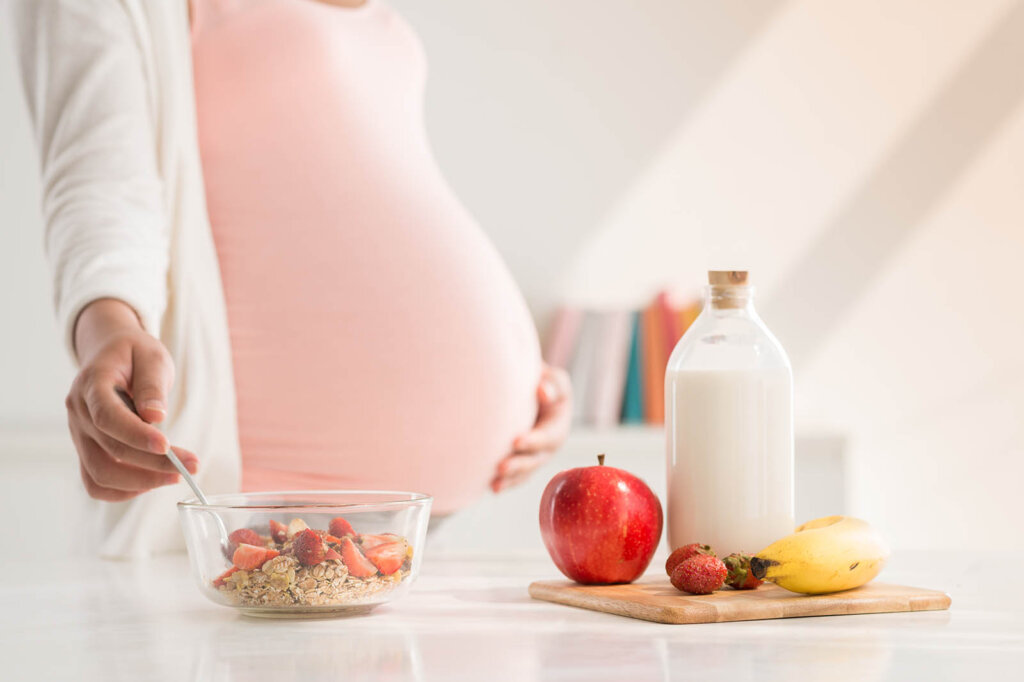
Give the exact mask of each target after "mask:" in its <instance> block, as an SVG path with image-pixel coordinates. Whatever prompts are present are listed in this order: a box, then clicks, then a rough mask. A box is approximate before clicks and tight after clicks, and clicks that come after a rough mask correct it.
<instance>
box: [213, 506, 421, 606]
mask: <svg viewBox="0 0 1024 682" xmlns="http://www.w3.org/2000/svg"><path fill="white" fill-rule="evenodd" d="M228 539H229V540H230V541H231V543H232V548H231V552H232V555H231V564H232V565H231V568H229V569H228V570H226V571H225V572H224V573H223V574H221V575H220V576H218V577H217V578H216V579H215V580H213V581H212V586H213V588H214V589H216V590H217V592H218V593H219V594H221V595H222V596H223V597H225V598H226V599H227V600H228V601H229V602H230V603H231V604H234V605H236V606H243V607H257V608H258V607H264V608H267V607H289V606H345V605H353V604H361V603H367V602H372V601H374V598H375V597H378V596H380V595H383V594H385V593H387V592H390V591H391V590H393V589H395V588H396V587H397V586H398V585H400V584H401V583H402V581H404V580H405V579H406V578H408V577H409V573H410V570H411V566H412V556H413V550H412V546H411V545H410V544H409V542H408V541H407V540H406V539H405V538H403V537H401V536H398V535H395V534H393V533H384V534H381V535H370V534H366V533H356V532H355V531H354V530H353V529H352V526H351V525H350V524H349V523H348V522H347V521H346V520H345V519H344V518H341V517H338V518H335V519H332V520H331V522H330V525H329V528H328V530H326V531H324V530H314V529H312V528H309V526H307V525H306V523H305V521H303V520H302V519H292V520H291V522H290V523H289V524H288V525H287V526H286V525H284V524H283V523H280V522H278V521H271V522H270V527H269V533H267V534H264V533H260V532H257V531H256V530H255V529H252V528H239V529H238V530H235V531H234V532H232V533H231V534H230V535H229V536H228Z"/></svg>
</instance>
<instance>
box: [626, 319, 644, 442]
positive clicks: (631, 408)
mask: <svg viewBox="0 0 1024 682" xmlns="http://www.w3.org/2000/svg"><path fill="white" fill-rule="evenodd" d="M631 317H632V321H631V325H630V326H631V328H632V329H631V333H630V340H629V361H628V362H629V367H628V369H627V370H626V386H625V390H624V391H623V396H622V423H623V424H642V423H643V421H644V385H643V369H642V368H643V357H642V356H643V352H642V346H643V341H642V339H641V338H640V337H641V333H640V332H641V329H642V324H641V319H642V315H641V313H639V312H634V313H633V314H632V315H631Z"/></svg>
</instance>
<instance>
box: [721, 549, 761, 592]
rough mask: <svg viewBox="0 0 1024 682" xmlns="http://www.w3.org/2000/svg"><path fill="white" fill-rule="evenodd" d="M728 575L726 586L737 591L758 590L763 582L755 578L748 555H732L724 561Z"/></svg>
mask: <svg viewBox="0 0 1024 682" xmlns="http://www.w3.org/2000/svg"><path fill="white" fill-rule="evenodd" d="M722 563H724V564H725V568H726V569H727V570H728V573H727V574H726V576H725V584H726V585H728V586H729V587H732V588H733V589H736V590H753V589H756V588H757V586H758V585H760V584H761V581H760V580H758V579H757V578H755V577H754V572H753V571H752V570H750V557H749V556H747V555H746V554H730V555H729V556H727V557H725V559H723V560H722Z"/></svg>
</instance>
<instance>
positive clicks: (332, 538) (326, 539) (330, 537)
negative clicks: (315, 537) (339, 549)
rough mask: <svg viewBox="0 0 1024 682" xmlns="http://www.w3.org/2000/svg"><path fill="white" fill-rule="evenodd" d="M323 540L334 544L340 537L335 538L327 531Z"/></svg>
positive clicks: (339, 540)
mask: <svg viewBox="0 0 1024 682" xmlns="http://www.w3.org/2000/svg"><path fill="white" fill-rule="evenodd" d="M324 542H330V543H332V544H335V545H336V544H338V543H339V542H341V538H336V537H334V536H333V535H331V534H330V533H328V534H327V535H324Z"/></svg>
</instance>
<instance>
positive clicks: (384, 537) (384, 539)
mask: <svg viewBox="0 0 1024 682" xmlns="http://www.w3.org/2000/svg"><path fill="white" fill-rule="evenodd" d="M400 540H403V538H401V537H400V536H398V535H395V534H394V533H383V534H381V535H369V534H365V533H364V534H363V535H360V536H359V544H360V545H362V546H363V549H364V550H366V549H370V548H371V547H376V546H377V545H386V544H388V543H389V542H398V541H400Z"/></svg>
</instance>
